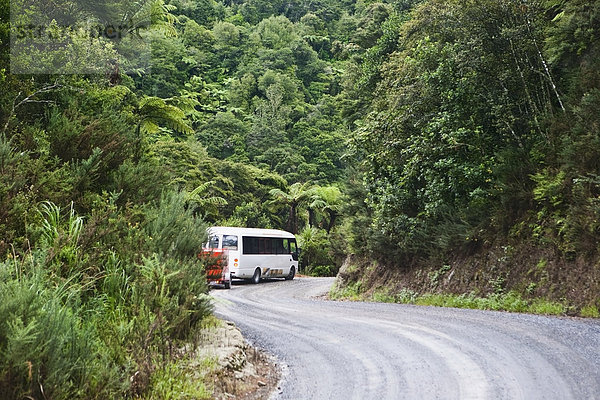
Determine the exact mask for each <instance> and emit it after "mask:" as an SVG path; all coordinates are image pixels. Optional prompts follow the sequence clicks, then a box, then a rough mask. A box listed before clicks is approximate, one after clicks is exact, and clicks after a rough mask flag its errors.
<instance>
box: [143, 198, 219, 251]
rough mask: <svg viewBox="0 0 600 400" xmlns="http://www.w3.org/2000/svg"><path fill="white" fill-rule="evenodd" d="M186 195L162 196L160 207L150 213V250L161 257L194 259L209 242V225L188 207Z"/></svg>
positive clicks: (148, 230) (150, 210)
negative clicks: (207, 239) (207, 237)
mask: <svg viewBox="0 0 600 400" xmlns="http://www.w3.org/2000/svg"><path fill="white" fill-rule="evenodd" d="M186 202H187V199H186V194H185V192H174V191H171V192H166V193H163V195H162V196H161V199H160V203H159V204H158V206H157V207H153V208H150V209H149V210H148V214H147V215H148V225H147V227H146V230H147V232H148V235H149V236H150V240H151V241H150V244H151V246H150V247H151V249H152V250H153V251H154V252H156V253H158V254H161V255H165V256H173V257H178V258H193V257H195V256H196V254H197V253H198V252H199V251H200V249H201V248H202V243H203V242H204V240H205V239H206V228H207V225H206V223H204V221H203V220H202V218H201V217H200V216H197V215H194V214H193V211H192V210H191V208H189V207H187V204H186Z"/></svg>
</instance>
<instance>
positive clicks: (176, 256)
mask: <svg viewBox="0 0 600 400" xmlns="http://www.w3.org/2000/svg"><path fill="white" fill-rule="evenodd" d="M11 7H12V14H11ZM0 14H1V16H2V19H1V23H0V46H1V47H0V49H1V50H0V84H1V87H2V91H1V92H0V397H1V398H23V397H28V396H29V397H31V398H54V399H61V398H92V397H93V398H123V397H140V398H170V397H169V394H168V393H163V392H161V388H163V387H164V382H166V381H168V382H171V383H172V382H173V381H172V380H173V379H184V380H185V378H181V377H182V376H185V374H181V373H180V372H179V370H178V368H179V364H178V360H180V359H181V358H182V357H183V355H182V354H180V352H179V350H178V349H180V348H182V345H183V344H184V343H189V342H193V341H194V337H195V335H196V333H197V330H198V329H199V327H200V326H202V324H203V321H206V320H207V319H206V318H207V317H208V316H209V315H210V312H211V309H210V302H209V300H208V298H207V296H206V292H207V287H206V284H205V282H204V278H203V275H202V273H201V271H202V265H201V263H200V261H198V260H197V259H196V253H197V251H198V249H199V248H200V246H201V243H202V240H204V235H205V233H204V232H205V229H206V227H207V226H209V225H216V224H220V225H231V226H249V227H265V228H266V227H272V228H280V229H287V230H289V231H291V232H293V233H295V234H297V235H298V238H299V242H300V245H301V247H302V250H303V251H302V254H301V263H302V265H303V266H304V268H305V272H306V273H309V274H316V275H319V274H321V275H335V273H336V272H337V270H338V269H339V267H340V266H341V264H342V263H343V261H344V259H346V256H347V255H350V254H352V255H354V257H357V258H359V259H362V260H367V261H365V262H363V264H364V265H365V268H364V271H363V269H362V268H361V270H359V271H355V273H354V275H353V276H352V277H351V279H352V280H354V282H353V283H354V284H356V283H360V281H361V280H364V282H363V283H365V287H364V288H362V289H361V290H363V289H364V290H368V286H369V285H371V284H375V282H371V283H368V282H367V281H368V279H367V278H368V277H365V275H364V273H365V271H367V272H368V271H369V270H374V271H376V272H377V275H379V276H383V277H384V278H390V277H394V276H398V275H394V274H396V273H397V274H401V273H404V272H409V273H412V272H415V271H419V270H421V269H426V268H436V269H437V268H441V270H442V271H443V273H445V272H447V271H448V269H449V268H450V267H451V268H454V269H460V265H461V263H462V262H465V263H466V264H468V260H470V259H477V260H482V259H483V258H482V257H484V256H485V255H486V254H492V253H493V254H495V253H496V252H497V251H498V249H502V251H503V252H504V253H503V255H502V257H503V258H502V261H494V262H491V261H489V260H487V261H486V262H483V261H482V263H483V264H482V263H480V264H479V266H478V268H480V269H483V270H484V271H487V272H490V271H491V272H493V273H494V274H496V275H491V272H490V274H488V275H489V277H490V279H487V278H486V279H484V282H483V283H481V282H474V283H473V284H472V285H471V286H470V283H471V280H470V279H469V278H468V274H466V273H465V274H464V280H465V281H466V288H467V289H469V290H470V289H476V290H477V291H479V292H478V293H477V294H478V295H481V296H485V295H487V294H488V293H489V292H490V291H496V293H500V292H503V291H504V292H505V293H506V292H508V291H509V290H510V291H511V292H510V293H513V294H514V293H517V294H518V296H523V297H527V296H529V297H532V298H534V297H545V298H549V299H552V300H561V301H563V302H564V303H565V304H567V305H568V306H569V307H571V308H570V309H571V310H572V311H573V312H574V313H580V312H581V314H585V315H588V316H598V308H599V307H600V298H599V296H598V293H599V292H600V272H599V270H600V268H599V267H598V261H599V257H598V256H599V248H598V237H599V234H600V154H599V152H600V112H599V111H600V38H599V36H600V2H597V1H592V2H590V1H587V2H584V1H580V0H571V1H564V0H563V1H561V0H539V1H524V0H469V1H457V0H424V1H417V0H412V1H411V0H405V1H384V2H375V1H353V0H334V1H320V0H316V1H310V2H308V1H299V0H288V1H282V0H281V1H280V0H278V1H270V2H269V1H266V0H248V1H237V0H233V1H231V0H228V1H216V0H170V1H168V0H147V1H140V2H132V3H129V2H124V1H120V0H113V1H110V2H106V3H105V4H104V3H103V4H102V5H98V4H96V3H94V2H74V1H71V0H61V1H55V2H53V3H52V4H44V3H40V2H34V1H29V0H19V1H16V0H15V1H11V2H9V1H8V0H0ZM115 20H116V21H121V20H128V21H133V22H132V24H133V25H135V31H136V33H137V34H139V35H140V38H141V39H142V42H143V43H142V44H143V45H141V44H140V43H137V42H131V41H127V40H122V41H115V40H113V39H112V37H103V36H102V35H99V36H98V37H96V38H94V40H81V39H80V38H78V37H76V36H75V35H73V36H68V35H66V36H64V35H63V36H58V35H54V36H52V35H48V36H47V37H42V36H43V35H31V38H32V43H29V45H28V47H25V48H22V49H20V50H19V51H14V43H13V46H12V50H13V51H12V53H11V42H10V36H11V29H12V31H13V39H14V38H15V37H19V36H18V35H19V32H20V31H19V29H23V27H31V26H33V27H38V28H39V27H40V26H43V27H44V29H45V31H44V32H46V31H48V32H50V31H52V29H59V28H60V26H59V25H60V23H67V25H68V24H73V23H75V22H77V21H95V23H97V24H102V23H104V24H105V25H106V24H107V22H106V21H115ZM136 21H141V22H136ZM136 24H137V25H136ZM36 29H37V28H36ZM15 30H16V32H17V33H15ZM132 30H133V29H132ZM36 32H38V33H39V31H36ZM15 35H16V36H15ZM57 37H59V39H57ZM49 38H50V39H52V43H51V44H52V46H49V45H48V43H47V42H48V39H49ZM42 39H45V40H46V42H43V41H42ZM88 39H89V38H88ZM57 49H58V50H57ZM65 49H67V50H66V51H65ZM146 53H147V54H146ZM144 55H146V56H147V58H146V59H144ZM97 60H110V62H108V63H107V62H97ZM144 61H145V62H144ZM16 72H19V73H16ZM524 254H527V255H528V256H529V257H530V258H528V259H527V260H525V259H524V258H523V255H524ZM477 257H479V258H477ZM498 260H499V258H498ZM526 262H529V263H532V264H531V265H525V266H524V265H522V264H523V263H526ZM357 264H360V262H358V263H357ZM571 268H572V269H571ZM522 269H524V272H522V273H521V272H520V271H521V270H522ZM513 270H514V271H516V272H515V273H514V274H512V275H511V271H513ZM465 271H468V268H466V267H465ZM459 274H460V273H459ZM484 275H485V274H484ZM488 275H486V277H487V276H488ZM438 277H439V276H438V275H436V281H437V278H438ZM493 277H494V278H495V279H496V278H497V279H496V280H493V281H492V280H491V278H493ZM365 279H366V280H365ZM480 280H481V279H480ZM430 282H433V280H431V279H430ZM385 283H386V282H384V284H385ZM463 283H464V282H463ZM433 286H434V287H431V288H429V289H431V290H432V291H434V292H435V291H440V290H443V288H440V287H437V286H436V285H433ZM353 287H354V288H357V286H356V285H355V286H353ZM357 290H358V289H357ZM455 290H458V289H456V288H455ZM460 290H463V291H464V290H466V289H465V288H464V287H461V288H460ZM582 310H585V312H582ZM188 383H189V382H188ZM178 384H180V386H181V387H186V389H185V390H187V392H186V393H188V392H189V396H188V397H189V398H198V397H202V396H205V397H210V394H209V393H208V392H205V390H206V388H203V387H187V386H185V385H187V383H186V382H184V381H182V382H179V383H178ZM161 393H162V394H161ZM207 393H208V394H207ZM178 398H181V397H178Z"/></svg>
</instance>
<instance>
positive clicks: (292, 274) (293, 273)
mask: <svg viewBox="0 0 600 400" xmlns="http://www.w3.org/2000/svg"><path fill="white" fill-rule="evenodd" d="M294 276H296V267H294V266H293V265H292V267H291V268H290V273H289V274H288V276H286V277H285V280H286V281H291V280H292V279H294Z"/></svg>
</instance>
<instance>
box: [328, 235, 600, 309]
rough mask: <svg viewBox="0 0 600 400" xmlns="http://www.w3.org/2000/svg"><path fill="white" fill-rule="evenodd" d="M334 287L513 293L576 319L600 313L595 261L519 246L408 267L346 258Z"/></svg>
mask: <svg viewBox="0 0 600 400" xmlns="http://www.w3.org/2000/svg"><path fill="white" fill-rule="evenodd" d="M357 283H359V284H358V285H357ZM336 285H337V287H345V286H348V285H355V287H357V290H358V291H360V292H361V294H362V295H364V296H365V297H369V296H372V295H373V294H375V293H378V292H379V293H382V292H385V293H388V294H390V295H394V294H397V293H402V292H403V293H415V294H419V295H423V294H456V295H461V294H473V295H476V296H483V297H485V296H489V295H492V294H498V293H508V292H510V291H512V292H516V293H518V294H520V295H521V296H522V297H523V298H524V299H545V300H549V301H554V302H559V303H562V304H564V305H565V306H566V310H567V311H566V313H567V314H569V315H581V314H582V312H581V311H582V310H583V311H584V312H583V314H591V315H585V316H594V314H597V313H598V309H600V264H599V262H598V260H588V259H585V258H584V257H576V256H574V257H571V258H570V259H566V258H565V257H564V256H560V255H559V254H558V253H557V252H553V251H549V250H544V249H539V248H535V247H530V246H527V245H519V244H515V245H495V246H492V245H488V246H482V248H481V249H479V250H478V251H477V252H474V253H473V254H463V255H456V256H454V257H448V258H446V259H442V260H435V261H431V260H430V261H422V262H420V263H416V265H410V266H409V265H384V264H382V263H379V262H376V261H373V260H372V259H370V258H366V257H357V256H349V257H348V259H347V260H346V262H345V263H344V265H343V266H342V268H341V269H340V272H339V274H338V278H337V281H336Z"/></svg>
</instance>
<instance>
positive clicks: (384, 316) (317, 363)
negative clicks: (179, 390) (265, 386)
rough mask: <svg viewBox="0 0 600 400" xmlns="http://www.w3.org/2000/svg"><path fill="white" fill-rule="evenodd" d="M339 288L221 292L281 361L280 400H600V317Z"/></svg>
mask: <svg viewBox="0 0 600 400" xmlns="http://www.w3.org/2000/svg"><path fill="white" fill-rule="evenodd" d="M332 283H333V279H332V278H297V279H296V280H294V281H270V282H261V283H260V284H259V285H250V284H238V285H234V286H233V287H232V289H231V290H220V291H214V292H213V293H214V297H215V305H216V311H217V314H218V315H219V316H221V317H222V318H225V319H228V320H231V321H233V322H235V323H236V324H237V326H238V327H239V328H240V329H241V330H242V333H243V334H244V336H245V337H246V338H247V339H248V340H249V341H250V342H251V343H253V344H254V345H256V346H259V347H261V348H264V349H266V350H268V351H269V352H271V353H272V354H274V355H275V356H276V357H277V359H278V360H279V362H280V364H281V366H282V369H283V372H284V377H283V381H282V382H281V384H280V390H278V391H276V392H275V393H274V394H273V395H272V399H294V400H299V399H343V400H346V399H360V400H363V399H377V400H382V399H461V400H466V399H478V400H479V399H511V400H512V399H527V400H532V399H545V400H547V399H560V400H565V399H600V321H598V320H582V319H572V318H555V317H543V316H535V315H525V314H510V313H501V312H487V311H479V310H459V309H452V308H437V307H419V306H410V305H399V304H381V303H361V302H334V301H327V300H323V299H322V298H321V297H319V296H321V295H322V294H323V293H326V292H327V291H328V290H329V287H330V286H331V284H332Z"/></svg>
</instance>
